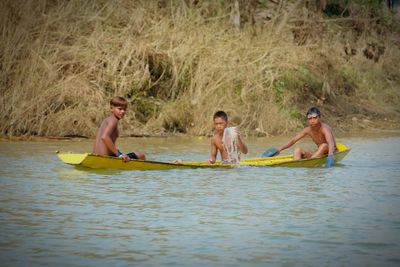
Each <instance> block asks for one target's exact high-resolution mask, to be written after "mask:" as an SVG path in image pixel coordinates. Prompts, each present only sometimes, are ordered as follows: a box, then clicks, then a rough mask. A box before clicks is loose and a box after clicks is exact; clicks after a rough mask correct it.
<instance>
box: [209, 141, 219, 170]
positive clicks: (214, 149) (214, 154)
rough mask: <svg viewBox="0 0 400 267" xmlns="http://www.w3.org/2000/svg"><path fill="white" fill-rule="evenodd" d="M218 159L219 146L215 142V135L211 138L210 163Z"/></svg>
mask: <svg viewBox="0 0 400 267" xmlns="http://www.w3.org/2000/svg"><path fill="white" fill-rule="evenodd" d="M216 159H217V146H216V144H215V142H214V137H213V138H211V153H210V159H209V160H208V163H209V164H214V163H215V161H216Z"/></svg>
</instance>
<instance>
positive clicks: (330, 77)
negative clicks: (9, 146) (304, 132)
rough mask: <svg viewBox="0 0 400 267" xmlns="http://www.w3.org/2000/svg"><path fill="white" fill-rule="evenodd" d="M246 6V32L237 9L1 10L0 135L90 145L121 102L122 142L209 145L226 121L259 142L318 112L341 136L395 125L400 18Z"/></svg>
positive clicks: (219, 5)
mask: <svg viewBox="0 0 400 267" xmlns="http://www.w3.org/2000/svg"><path fill="white" fill-rule="evenodd" d="M244 2H246V1H239V3H241V4H242V6H241V8H242V9H240V10H239V11H240V12H241V14H242V17H241V24H240V26H239V27H236V26H235V25H233V23H232V14H233V13H234V12H232V11H234V10H235V9H234V5H233V4H230V3H229V2H228V1H227V2H224V1H199V2H197V1H183V0H182V1H178V0H177V1H144V0H143V1H139V0H136V1H131V0H120V1H117V0H115V1H101V0H97V1H94V0H92V1H83V0H70V1H56V0H54V1H50V0H47V1H46V0H41V1H38V0H26V1H22V0H20V1H11V0H5V1H1V3H0V20H1V26H2V27H1V30H0V31H1V35H2V42H1V43H0V69H1V72H0V93H1V96H0V122H1V124H0V134H2V135H10V136H12V135H40V136H65V135H84V136H93V135H94V133H95V131H96V129H97V127H98V125H99V124H100V122H101V120H102V119H103V118H104V117H105V116H106V114H107V112H108V101H109V99H110V98H111V97H112V96H115V95H122V96H124V97H126V98H127V99H128V100H129V103H130V106H129V113H128V114H127V116H126V118H125V119H124V120H123V122H122V132H123V134H125V135H141V134H150V135H157V134H163V133H170V132H182V133H187V134H194V135H203V134H208V133H209V132H210V130H211V118H212V114H213V113H214V112H215V111H217V110H220V109H222V110H225V111H227V112H228V115H229V116H230V120H231V121H232V122H233V123H234V124H239V125H240V126H241V127H242V129H244V130H245V131H246V132H247V133H248V134H257V135H275V134H280V133H288V132H291V131H293V130H295V129H297V128H299V127H300V126H301V125H302V123H303V120H302V118H303V114H304V112H305V111H306V109H307V108H308V107H309V106H312V105H317V106H319V107H320V108H321V110H322V112H323V114H324V115H325V119H326V120H327V121H328V122H329V123H331V124H332V125H333V126H334V127H337V128H341V129H344V126H346V125H348V124H347V122H348V121H352V122H354V118H358V119H363V120H374V119H381V118H387V119H388V120H394V121H398V118H399V112H400V108H399V105H398V103H399V100H400V68H399V63H398V62H399V61H400V49H399V48H400V41H399V39H398V36H399V33H400V30H399V28H398V26H396V25H398V21H396V20H395V18H393V17H391V16H390V15H389V14H386V13H382V14H383V15H382V14H381V15H379V16H378V15H376V14H375V16H371V15H370V14H369V15H366V13H365V12H361V11H358V13H357V12H355V13H354V14H352V16H351V17H346V18H327V17H326V16H323V14H321V13H319V12H314V11H312V10H313V9H312V7H307V6H305V3H303V2H307V1H283V2H282V5H275V4H274V3H273V2H269V1H265V2H264V3H266V6H263V5H256V6H247V5H243V3H244ZM253 2H254V1H249V3H253ZM256 2H257V1H256ZM292 2H293V3H292ZM396 23H397V24H396ZM396 27H397V28H396ZM352 119H353V120H352Z"/></svg>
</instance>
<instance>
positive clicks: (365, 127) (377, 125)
mask: <svg viewBox="0 0 400 267" xmlns="http://www.w3.org/2000/svg"><path fill="white" fill-rule="evenodd" d="M299 130H300V129H299ZM333 130H334V134H335V135H338V136H341V135H342V136H346V135H350V136H353V135H365V134H367V135H368V134H377V135H379V134H382V135H385V136H386V135H400V120H395V119H386V118H385V119H380V120H370V119H367V118H358V117H356V116H353V117H352V118H351V119H350V120H347V122H346V123H340V124H339V125H338V126H336V127H333ZM293 134H295V132H293ZM287 135H288V134H282V136H287ZM289 135H290V134H289ZM202 136H204V135H202ZM209 136H210V135H207V136H205V137H209ZM277 136H281V135H268V136H266V135H262V134H261V135H260V134H257V133H250V134H248V135H247V137H256V138H268V137H277ZM167 137H197V136H195V135H190V134H182V133H164V134H131V135H124V134H122V135H121V136H120V138H167ZM92 139H94V136H83V135H66V136H36V135H30V136H28V135H21V136H6V135H3V136H0V141H76V140H92Z"/></svg>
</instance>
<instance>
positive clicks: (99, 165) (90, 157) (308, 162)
mask: <svg viewBox="0 0 400 267" xmlns="http://www.w3.org/2000/svg"><path fill="white" fill-rule="evenodd" d="M336 146H337V148H338V151H337V152H335V155H334V158H335V163H337V162H339V161H340V160H342V159H343V158H344V157H345V156H346V155H347V153H349V151H350V149H349V148H348V147H346V146H345V145H343V144H339V143H338V144H336ZM57 156H58V157H59V158H60V159H61V160H62V161H63V162H64V163H67V164H70V165H74V166H83V167H88V168H92V169H121V170H167V169H189V168H232V167H236V166H238V165H240V166H281V167H319V166H324V165H325V158H326V156H324V157H320V158H314V159H301V160H293V156H292V155H288V156H276V157H269V158H252V159H244V160H242V161H241V162H240V164H238V165H235V164H221V163H220V162H217V163H215V164H213V165H209V164H207V163H206V162H202V161H192V162H183V163H172V162H159V161H150V160H146V161H142V160H131V161H129V162H123V161H122V160H121V159H120V158H116V157H110V156H99V155H94V154H91V153H71V152H60V151H57Z"/></svg>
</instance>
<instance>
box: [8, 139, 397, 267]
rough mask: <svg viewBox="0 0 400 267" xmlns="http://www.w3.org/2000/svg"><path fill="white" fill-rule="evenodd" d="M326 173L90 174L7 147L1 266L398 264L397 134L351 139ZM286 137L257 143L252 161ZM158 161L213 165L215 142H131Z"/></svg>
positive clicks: (22, 146) (27, 145)
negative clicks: (210, 160) (211, 153)
mask: <svg viewBox="0 0 400 267" xmlns="http://www.w3.org/2000/svg"><path fill="white" fill-rule="evenodd" d="M340 141H343V142H345V143H346V144H347V145H349V146H350V147H351V148H352V151H351V152H350V154H349V155H347V157H346V158H345V159H344V160H343V162H342V164H340V165H338V166H335V167H334V168H332V169H325V168H311V169H310V168H308V169H302V168H295V169H290V168H277V167H275V168H261V167H257V168H252V167H243V168H235V169H229V170H225V169H193V170H164V171H119V170H88V169H78V168H73V167H71V166H68V165H65V164H63V163H61V161H59V160H58V159H57V157H56V155H55V153H54V151H56V150H69V151H78V152H83V151H90V150H91V146H92V144H91V141H81V142H1V143H0V162H1V166H0V167H1V168H0V219H1V223H0V259H1V261H2V265H4V266H43V265H62V266H82V265H84V266H121V265H123V266H124V265H125V266H131V265H135V264H140V265H143V266H158V265H168V264H169V265H173V266H175V265H179V266H198V265H207V266H215V265H230V266H231V265H233V266H253V265H256V266H265V265H268V264H270V265H305V266H342V265H344V266H378V265H383V266H398V265H399V264H400V256H399V246H400V240H399V239H398V236H399V234H400V210H399V208H398V207H399V206H400V179H399V178H400V177H399V171H400V167H399V163H400V160H399V159H400V138H399V137H386V138H372V137H367V138H366V137H364V138H357V137H351V138H343V139H342V140H340ZM280 143H282V139H278V138H277V139H272V138H271V139H268V140H265V139H254V140H249V141H248V146H249V149H250V150H251V151H252V152H251V154H250V157H254V156H257V155H259V154H260V153H261V152H262V151H263V149H264V148H265V147H270V146H272V145H276V144H280ZM119 145H120V146H121V147H122V148H124V149H127V150H128V149H129V148H131V147H134V148H136V147H140V149H143V150H145V151H146V152H147V154H148V157H149V158H150V159H154V160H173V159H178V158H179V159H184V160H206V159H207V158H208V153H209V141H208V139H197V138H195V139H194V138H192V139H191V138H180V139H177V138H175V139H174V138H165V139H125V140H122V141H121V143H120V144H119Z"/></svg>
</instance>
